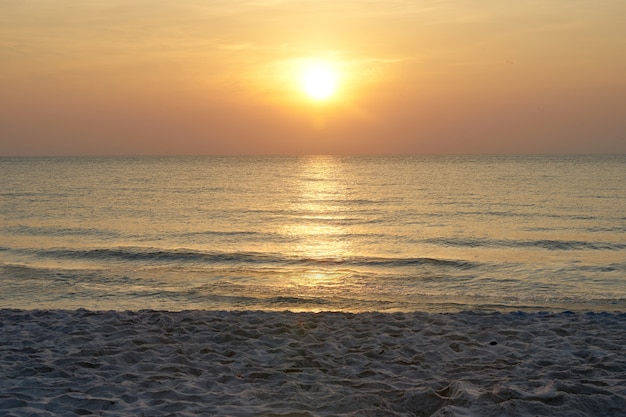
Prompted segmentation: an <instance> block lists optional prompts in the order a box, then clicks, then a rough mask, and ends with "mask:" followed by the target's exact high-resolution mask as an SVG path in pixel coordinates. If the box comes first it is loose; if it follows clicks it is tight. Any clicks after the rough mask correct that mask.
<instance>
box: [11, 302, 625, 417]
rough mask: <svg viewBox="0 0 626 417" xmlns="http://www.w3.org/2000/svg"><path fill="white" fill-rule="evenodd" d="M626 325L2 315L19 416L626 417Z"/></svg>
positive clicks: (499, 317) (610, 320)
mask: <svg viewBox="0 0 626 417" xmlns="http://www.w3.org/2000/svg"><path fill="white" fill-rule="evenodd" d="M625 345H626V314H621V315H620V314H571V313H563V314H547V313H546V314H542V313H538V314H524V313H511V314H474V313H459V314H448V315H439V314H425V313H415V314H380V313H364V314H344V313H318V314H315V313H297V314H296V313H261V312H202V311H193V312H179V313H171V312H156V311H140V312H90V311H86V310H78V311H58V310H53V311H18V310H0V355H1V356H0V360H1V362H0V414H2V415H4V416H29V415H37V416H57V415H78V416H81V415H102V416H141V415H144V416H170V415H171V416H198V415H219V416H268V417H269V416H276V417H278V416H280V417H286V416H291V417H308V416H568V417H574V416H617V415H623V414H622V413H624V410H626V349H625V348H624V346H625Z"/></svg>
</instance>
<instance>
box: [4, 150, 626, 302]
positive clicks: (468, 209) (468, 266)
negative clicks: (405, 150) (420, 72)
mask: <svg viewBox="0 0 626 417" xmlns="http://www.w3.org/2000/svg"><path fill="white" fill-rule="evenodd" d="M0 308H11V309H14V308H16V309H26V310H32V309H78V308H85V309H91V310H116V311H125V310H141V309H153V310H169V311H182V310H265V311H283V310H289V311H292V312H319V311H340V312H355V313H356V312H365V311H376V312H418V311H421V312H431V313H432V312H459V311H476V312H491V311H497V312H507V311H525V312H536V311H552V312H558V311H566V310H569V311H575V312H576V311H579V312H582V311H596V312H600V311H608V312H617V311H626V156H624V155H622V156H596V155H590V156H302V157H252V156H246V157H239V156H237V157H235V156H232V157H231V156H228V157H226V156H224V157H45V158H44V157H4V158H0Z"/></svg>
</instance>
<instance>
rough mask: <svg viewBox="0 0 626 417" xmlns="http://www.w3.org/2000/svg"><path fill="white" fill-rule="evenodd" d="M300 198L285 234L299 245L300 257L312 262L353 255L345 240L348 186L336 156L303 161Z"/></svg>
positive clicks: (296, 252)
mask: <svg viewBox="0 0 626 417" xmlns="http://www.w3.org/2000/svg"><path fill="white" fill-rule="evenodd" d="M298 187H299V188H300V193H299V198H298V200H296V201H294V204H293V212H294V213H295V218H294V221H293V222H291V223H289V224H287V225H286V226H285V227H286V230H285V232H286V233H287V234H288V235H289V236H291V237H292V238H293V239H294V240H295V242H296V245H295V247H294V252H295V254H296V255H297V256H301V257H304V258H313V259H319V260H324V259H343V258H345V257H347V256H350V255H351V251H350V247H349V242H348V239H345V236H346V234H347V233H348V231H347V230H346V225H345V223H346V219H347V217H348V216H349V209H348V207H347V204H346V200H347V198H348V197H347V186H346V184H345V180H344V176H343V173H342V172H341V165H340V163H339V162H338V161H336V160H335V159H334V158H333V157H321V156H320V157H310V158H307V159H306V160H303V163H302V171H301V172H300V175H299V179H298Z"/></svg>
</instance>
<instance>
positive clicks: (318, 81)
mask: <svg viewBox="0 0 626 417" xmlns="http://www.w3.org/2000/svg"><path fill="white" fill-rule="evenodd" d="M300 82H301V86H302V89H303V90H304V92H305V93H306V94H307V95H308V96H309V97H310V98H312V99H314V100H327V99H329V98H330V97H332V96H333V95H334V94H335V91H336V89H337V73H336V72H335V71H334V69H333V68H332V67H331V66H330V65H329V64H327V63H324V62H316V63H312V64H309V65H307V66H306V67H305V68H304V69H303V71H302V76H301V80H300Z"/></svg>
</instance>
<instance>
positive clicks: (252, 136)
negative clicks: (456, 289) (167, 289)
mask: <svg viewBox="0 0 626 417" xmlns="http://www.w3.org/2000/svg"><path fill="white" fill-rule="evenodd" d="M66 6H67V5H66V4H65V2H62V1H60V0H49V1H45V2H35V3H32V2H20V1H6V2H1V3H0V39H1V41H0V62H1V63H2V70H1V71H0V91H1V92H2V94H1V95H2V100H0V154H2V155H68V154H69V155H85V154H86V155H92V154H115V155H119V154H131V155H139V154H159V155H160V154H185V155H187V154H289V155H292V154H403V153H427V154H428V153H436V154H441V153H445V154H451V153H452V154H482V153H522V154H528V153H558V154H562V153H626V118H625V117H623V111H622V110H621V109H624V108H626V83H624V76H623V74H624V73H625V72H626V53H624V50H625V49H624V45H623V40H624V39H626V25H624V24H623V19H622V18H621V17H622V16H624V15H626V2H624V1H622V0H607V1H604V2H602V4H598V3H597V2H595V3H592V2H591V1H590V0H583V1H582V3H580V2H577V3H575V4H572V3H571V2H567V1H565V0H547V1H545V2H542V3H541V10H540V11H538V9H537V8H536V5H535V4H534V3H526V2H515V3H494V2H486V3H485V2H482V3H476V2H471V1H468V0H443V1H437V2H394V3H393V5H390V4H389V2H386V1H382V0H373V1H368V2H348V1H344V0H337V1H333V2H317V3H316V2H309V1H302V0H295V1H289V2H276V1H263V0H262V1H242V2H206V1H200V0H182V1H179V2H167V1H163V0H156V1H155V2H151V3H150V7H147V6H146V5H145V4H144V3H141V2H140V3H137V2H127V1H121V0H110V1H107V2H99V1H95V2H76V4H73V6H72V7H71V8H68V7H66ZM590 10H593V13H590V12H589V11H590ZM296 137H297V138H299V140H297V141H296V140H293V139H292V138H296Z"/></svg>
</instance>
